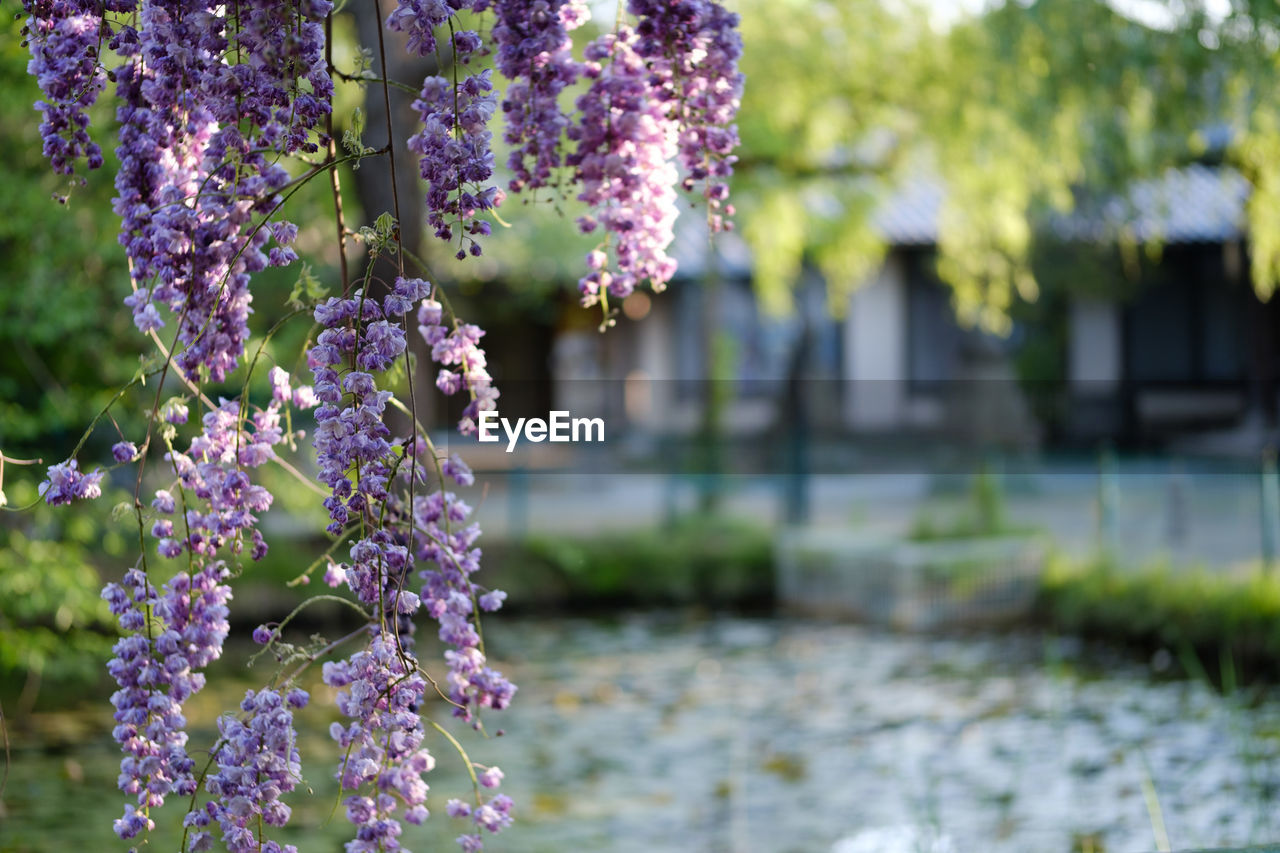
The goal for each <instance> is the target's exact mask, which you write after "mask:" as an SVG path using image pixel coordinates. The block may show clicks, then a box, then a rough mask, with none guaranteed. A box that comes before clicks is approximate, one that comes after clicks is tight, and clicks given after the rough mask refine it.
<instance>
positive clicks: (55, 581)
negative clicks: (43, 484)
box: [0, 483, 130, 684]
mask: <svg viewBox="0 0 1280 853" xmlns="http://www.w3.org/2000/svg"><path fill="white" fill-rule="evenodd" d="M10 496H11V498H12V499H13V501H14V502H15V503H16V504H19V505H21V504H26V503H30V502H31V501H32V499H33V498H34V497H35V489H34V488H32V486H31V485H30V484H29V483H20V484H18V485H17V486H16V487H14V488H12V489H11V495H10ZM117 499H118V498H117ZM113 502H114V500H113V499H112V496H111V495H104V497H103V498H102V499H101V500H100V501H98V502H96V503H94V504H93V505H92V506H91V507H87V508H86V510H85V511H83V512H79V513H76V514H74V515H69V514H66V513H58V512H57V510H53V509H49V508H47V507H45V506H44V505H43V504H40V505H38V507H37V508H36V509H34V510H32V511H31V513H29V514H27V515H26V516H25V517H24V518H23V519H22V520H23V521H25V522H27V523H28V525H29V526H28V529H27V530H26V531H25V532H24V531H22V530H16V529H13V530H3V529H0V681H3V682H8V683H13V684H19V683H22V681H23V680H24V679H25V680H32V679H34V681H35V683H38V682H39V681H40V680H41V679H43V680H45V681H54V682H57V681H84V680H88V679H92V678H94V677H96V676H97V675H98V673H99V672H100V671H101V667H102V661H103V660H104V659H105V657H106V652H107V650H108V649H109V648H110V646H111V642H112V640H113V639H114V637H115V628H114V621H113V620H112V618H111V615H110V613H109V612H108V611H107V606H106V603H105V602H104V601H102V599H101V598H100V597H99V591H100V590H101V588H102V581H101V579H100V577H99V574H98V569H97V567H96V566H95V565H94V562H93V555H95V554H98V555H106V556H108V557H112V558H117V559H124V553H125V551H126V549H127V548H128V547H129V544H130V543H127V542H126V537H125V535H124V531H127V530H128V527H127V525H128V524H129V523H130V522H128V521H125V522H123V523H113V522H111V521H109V520H108V518H107V515H108V513H109V511H110V510H109V508H110V506H111V504H112V503H113ZM10 518H12V517H10Z"/></svg>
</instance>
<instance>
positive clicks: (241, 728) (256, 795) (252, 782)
mask: <svg viewBox="0 0 1280 853" xmlns="http://www.w3.org/2000/svg"><path fill="white" fill-rule="evenodd" d="M308 698H309V697H308V696H307V693H306V691H305V690H301V689H298V688H294V689H292V690H290V691H289V692H288V693H284V694H282V693H281V692H280V691H278V690H272V689H264V690H260V691H258V692H256V693H255V692H254V691H252V690H250V691H248V692H247V693H246V694H245V698H244V701H242V702H241V703H240V711H241V712H242V714H243V715H244V718H241V717H238V716H235V715H231V714H224V715H223V716H221V717H219V718H218V733H219V734H220V736H221V737H220V739H219V746H218V748H217V749H216V751H215V752H214V755H213V758H214V761H215V763H216V764H217V770H216V771H214V772H213V773H212V774H210V776H209V778H208V780H207V782H206V784H205V787H206V789H207V790H208V791H209V793H210V794H213V795H214V799H212V800H210V802H209V803H208V804H207V806H206V808H205V810H204V812H193V813H192V814H191V815H189V820H188V825H190V826H194V827H197V829H198V831H197V832H195V833H192V835H191V838H190V843H189V849H190V850H203V849H208V847H209V846H210V845H211V844H212V835H211V833H209V832H208V831H207V830H206V829H205V827H208V826H209V824H210V823H211V822H214V823H217V824H218V826H219V828H220V829H221V830H222V840H223V843H225V844H226V846H227V850H228V851H230V853H257V851H263V853H270V851H281V853H297V848H296V847H294V846H293V845H291V844H290V845H285V846H283V847H282V846H281V845H279V844H278V843H277V842H272V841H265V842H263V841H261V836H260V823H259V821H261V823H262V824H266V825H267V826H284V825H285V824H287V823H288V822H289V816H290V814H291V812H292V810H291V809H290V808H289V806H288V805H286V804H285V803H283V802H282V801H281V800H280V796H281V795H282V794H287V793H288V792H290V791H292V790H293V789H294V787H295V786H296V785H297V783H298V781H299V780H300V779H301V778H302V765H301V757H300V756H299V754H298V736H297V733H296V732H295V731H294V727H293V711H294V710H295V709H298V708H303V707H305V706H306V704H307V700H308Z"/></svg>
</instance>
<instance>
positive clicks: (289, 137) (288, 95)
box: [211, 0, 333, 154]
mask: <svg viewBox="0 0 1280 853" xmlns="http://www.w3.org/2000/svg"><path fill="white" fill-rule="evenodd" d="M332 11H333V3H332V2H331V0H300V2H291V3H281V2H279V0H238V2H237V3H236V4H235V5H234V7H232V9H231V15H232V18H233V21H234V23H235V25H236V26H235V28H234V30H233V31H232V35H231V39H230V44H229V49H230V50H231V51H233V52H234V54H233V55H234V56H236V57H238V58H239V61H238V62H237V64H234V65H225V66H224V67H223V68H221V69H219V72H218V75H217V77H216V78H215V79H214V80H213V81H212V82H211V86H212V87H213V88H214V89H215V90H216V91H217V92H218V94H219V96H220V97H219V98H218V99H217V100H218V101H219V102H220V104H221V109H220V110H219V109H215V115H216V116H217V118H218V120H219V121H221V122H223V123H224V124H226V125H234V124H237V123H238V122H247V123H248V125H249V126H250V128H251V130H250V131H249V132H248V133H246V134H245V136H246V137H247V138H249V139H251V140H252V141H253V143H254V144H255V146H264V147H267V148H270V149H271V150H273V151H278V152H280V153H282V154H291V153H294V152H297V151H304V152H307V153H312V152H314V151H316V150H317V148H318V144H317V142H318V141H317V140H316V139H314V138H312V136H311V131H312V130H313V129H314V128H315V127H316V126H317V125H318V124H319V123H320V122H321V121H322V120H323V119H324V118H325V116H327V115H329V114H330V112H331V111H332V109H333V107H332V101H333V81H332V79H330V77H329V69H328V66H327V64H326V63H325V58H324V20H325V18H326V17H327V16H328V15H329V13H330V12H332ZM304 84H305V85H304ZM221 110H226V111H228V112H227V114H225V115H224V114H221ZM231 110H235V111H234V112H231ZM242 153H248V152H242Z"/></svg>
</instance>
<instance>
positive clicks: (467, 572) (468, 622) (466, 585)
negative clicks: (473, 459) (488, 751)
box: [411, 463, 516, 720]
mask: <svg viewBox="0 0 1280 853" xmlns="http://www.w3.org/2000/svg"><path fill="white" fill-rule="evenodd" d="M455 472H456V474H457V478H458V480H459V481H465V480H466V479H469V478H470V474H471V472H470V471H469V470H467V469H466V468H465V466H462V470H457V466H456V463H455ZM470 515H471V507H469V506H468V505H467V504H466V503H465V502H463V501H462V500H460V499H459V498H458V497H457V496H456V495H455V494H454V493H453V492H446V491H443V490H441V491H438V492H436V493H434V494H432V495H427V496H415V497H414V502H413V511H412V513H411V517H412V519H413V523H414V527H415V529H416V530H417V531H419V534H420V535H418V536H416V537H415V540H414V541H415V542H416V543H417V553H416V555H415V556H416V557H417V558H418V560H420V561H423V562H427V563H431V564H433V568H431V569H426V570H423V571H422V572H420V575H421V577H422V579H423V581H424V584H423V587H422V606H423V608H424V609H425V610H426V611H427V613H428V614H429V615H430V616H431V618H433V619H435V620H436V622H437V623H439V625H440V630H439V637H440V639H441V641H443V642H445V643H447V644H448V645H450V646H451V647H452V648H451V649H449V650H448V651H446V652H445V655H444V656H445V661H446V662H447V663H448V665H449V676H448V679H447V681H448V685H449V699H450V700H451V701H453V702H454V703H455V706H456V707H455V710H454V714H455V716H459V717H462V718H463V719H466V720H471V719H472V717H473V716H474V714H475V712H476V711H478V710H479V709H481V708H493V709H495V710H501V709H502V708H505V707H506V706H507V705H509V704H510V703H511V697H512V696H513V695H514V694H515V690H516V688H515V685H513V684H512V683H511V682H510V681H508V680H507V678H506V677H505V676H504V675H503V674H502V673H500V672H498V671H497V670H494V669H492V668H490V667H489V666H488V662H487V659H486V657H485V654H484V651H483V649H482V648H481V642H480V634H479V632H478V631H477V630H476V627H475V618H476V613H475V609H476V605H477V604H478V605H479V607H480V609H483V610H497V609H498V608H500V607H501V606H502V601H503V599H504V598H505V597H506V596H505V594H504V593H502V592H500V591H492V592H485V591H482V590H480V589H479V588H478V587H477V585H476V584H475V582H474V581H473V580H472V575H473V574H475V572H476V571H477V570H479V568H480V549H479V548H477V547H475V543H476V540H477V539H478V538H479V536H480V528H479V526H478V525H476V524H469V525H468V524H466V522H467V519H468V518H469V517H470ZM464 525H465V526H464Z"/></svg>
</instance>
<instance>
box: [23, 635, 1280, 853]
mask: <svg viewBox="0 0 1280 853" xmlns="http://www.w3.org/2000/svg"><path fill="white" fill-rule="evenodd" d="M486 635H487V638H488V639H489V641H490V646H491V651H492V652H493V653H494V655H495V656H496V657H499V658H501V659H502V660H503V661H504V665H505V666H506V667H507V668H508V670H509V671H510V672H511V674H512V675H513V677H514V678H515V680H516V681H517V682H518V683H519V684H520V692H519V693H518V694H517V697H516V703H515V705H514V706H513V708H512V709H511V710H509V711H507V712H503V714H501V715H495V716H494V718H493V719H492V720H490V721H489V726H490V727H496V726H499V725H501V726H502V727H504V728H505V730H506V735H505V736H504V737H502V738H494V739H491V740H487V741H486V740H483V739H480V738H478V737H467V735H468V734H469V733H468V732H465V731H464V732H461V733H460V739H461V740H462V741H463V743H464V745H467V746H468V748H469V749H471V750H472V757H473V758H474V759H475V760H477V761H482V762H488V761H492V762H494V763H498V764H500V765H501V766H502V768H503V770H504V771H505V772H506V774H507V782H506V784H505V785H504V789H505V790H506V791H507V792H508V793H510V794H511V795H512V796H513V797H514V798H515V799H516V802H517V811H516V815H517V823H516V824H515V826H513V827H512V828H511V829H510V830H508V831H507V832H506V833H504V834H503V835H501V836H498V837H496V838H494V839H493V840H492V843H491V844H490V845H488V848H487V849H491V850H495V851H521V853H526V851H568V850H580V851H613V852H615V853H631V851H636V853H639V851H645V853H650V851H663V853H677V852H678V851H698V852H699V853H702V851H725V853H748V851H749V852H750V853H756V851H762V852H763V853H771V852H772V851H776V853H791V851H796V853H799V852H800V851H805V852H806V853H811V851H823V853H825V851H831V853H917V852H918V851H920V852H921V853H923V851H928V853H985V851H1019V853H1028V851H1031V852H1032V853H1034V851H1044V853H1073V851H1089V850H1092V851H1095V853H1103V851H1111V853H1140V851H1150V850H1155V849H1157V847H1158V846H1160V842H1161V841H1162V840H1163V837H1165V836H1167V838H1168V840H1169V842H1170V843H1171V844H1172V847H1173V849H1175V850H1177V849H1188V848H1196V847H1214V846H1232V845H1243V844H1249V843H1262V842H1266V841H1275V840H1276V839H1278V838H1280V826H1277V825H1276V824H1277V823H1278V822H1277V821H1276V820H1274V818H1273V817H1272V812H1273V811H1274V799H1275V794H1276V792H1277V791H1278V790H1280V761H1278V760H1277V758H1278V757H1280V756H1278V755H1277V753H1278V752H1280V695H1275V694H1271V693H1258V692H1247V693H1246V692H1237V693H1235V694H1234V695H1232V696H1229V697H1223V696H1222V695H1221V694H1219V693H1217V692H1215V691H1214V690H1212V689H1211V688H1209V687H1208V686H1206V685H1204V684H1203V683H1200V682H1195V681H1174V680H1158V679H1155V678H1153V677H1152V675H1151V672H1150V669H1149V668H1146V667H1141V666H1135V665H1133V664H1131V663H1125V662H1119V661H1110V662H1109V663H1108V664H1107V665H1106V667H1105V668H1102V669H1099V667H1098V665H1097V663H1096V662H1095V661H1090V660H1088V659H1087V658H1088V656H1087V655H1086V654H1085V653H1084V651H1082V650H1081V649H1080V648H1079V647H1078V645H1076V644H1073V643H1071V642H1069V641H1063V640H1057V639H1052V638H1043V637H1040V636H1037V635H1030V634H1028V635H1016V636H987V637H966V638H946V639H939V638H925V637H915V636H900V635H893V634H886V633H879V632H873V631H868V630H864V629H860V628H856V627H851V626H844V625H827V624H815V623H809V622H799V621H785V620H768V619H742V618H715V619H694V618H688V619H684V618H677V617H669V618H657V617H653V616H634V617H627V618H622V619H618V620H614V621H610V622H600V621H588V620H556V621H546V620H538V621H532V620H523V621H522V620H503V619H492V620H491V621H490V623H489V624H488V625H487V626H486ZM233 689H237V690H238V689H243V684H242V685H239V686H238V687H236V688H233ZM198 698H201V699H202V702H198V703H196V705H195V706H193V707H192V709H191V710H192V714H191V716H192V718H193V720H194V721H195V725H196V727H197V729H201V727H204V729H203V730H205V731H207V727H208V724H209V721H210V720H211V719H212V716H213V714H214V713H215V712H216V708H217V705H218V704H219V701H221V699H227V698H228V697H225V696H224V697H213V696H207V697H206V696H204V694H202V695H201V697H198ZM324 699H325V697H324V696H323V693H322V691H320V692H318V694H317V696H316V701H315V702H314V703H313V705H314V706H315V707H313V708H309V709H308V711H307V713H306V715H305V716H304V724H305V727H306V731H305V732H304V734H303V736H302V737H303V749H304V773H305V774H306V775H307V781H308V784H309V785H311V786H312V787H313V788H314V789H315V790H316V791H317V793H318V795H319V796H318V797H316V798H311V799H310V800H305V799H304V800H298V799H297V798H295V805H296V813H295V821H294V824H295V825H294V826H293V827H291V829H290V831H289V832H288V833H287V834H285V835H282V836H278V837H281V838H282V840H289V841H292V842H293V843H297V844H300V845H301V847H302V849H303V850H304V851H309V850H336V849H339V845H338V842H339V840H340V839H342V838H344V837H346V836H345V829H346V824H345V821H344V820H343V819H342V818H341V816H340V815H339V816H337V817H335V818H333V819H332V820H329V815H330V811H331V809H332V806H333V802H334V796H333V793H334V792H333V791H332V784H331V782H330V781H329V779H328V777H329V775H330V774H331V768H332V764H331V762H332V761H333V760H334V759H333V757H332V756H333V747H332V746H331V745H330V744H327V743H326V738H325V736H324V734H323V731H324V729H325V728H326V727H327V724H328V720H329V719H330V718H329V713H330V711H331V709H330V708H327V707H325V702H324ZM95 713H96V712H95ZM98 716H100V717H102V718H103V719H105V718H106V713H105V711H103V712H101V713H100V714H98ZM442 716H443V715H442ZM64 717H66V718H65V719H64V718H59V717H57V715H46V716H45V717H44V718H43V719H41V720H38V721H37V727H36V729H35V730H33V731H30V732H27V733H26V734H19V735H15V737H14V741H15V743H14V746H15V754H14V761H13V766H12V768H11V773H10V778H9V782H8V789H7V791H6V792H5V795H4V799H3V809H4V811H3V813H0V850H4V851H10V850H12V851H25V850H46V849H83V848H84V846H86V845H89V844H102V843H104V842H106V843H108V844H110V848H109V849H116V848H117V847H120V848H122V847H123V845H119V844H118V843H113V842H112V841H111V838H112V837H111V835H110V820H111V818H113V817H115V816H116V815H117V814H118V813H119V811H120V808H121V805H120V804H121V803H122V802H123V798H122V796H121V795H119V794H117V793H114V792H112V790H111V787H112V785H113V784H114V773H115V770H114V763H115V761H116V758H115V755H114V752H113V745H112V744H111V742H110V740H109V737H108V736H106V735H105V734H104V732H103V731H102V730H101V728H95V727H94V725H93V724H92V723H91V724H90V727H89V728H88V729H87V730H73V734H72V735H65V734H64V735H62V736H59V735H57V734H56V732H57V731H59V730H64V731H65V730H68V727H72V726H74V725H75V723H73V722H72V719H71V718H70V717H69V716H68V715H64ZM499 718H501V719H499ZM75 719H80V718H79V717H77V718H75ZM200 734H201V732H200V731H198V732H197V733H196V735H195V736H193V743H198V742H200ZM308 750H309V751H310V752H308ZM433 750H434V751H435V753H436V755H437V757H438V759H439V767H438V769H437V770H436V771H434V772H433V773H432V774H430V775H431V777H434V778H431V779H430V781H431V784H432V793H433V802H432V803H431V804H430V805H431V806H432V809H433V811H434V812H435V815H433V817H432V819H431V820H430V821H428V824H429V826H428V827H426V828H424V829H423V830H418V829H416V828H415V829H411V830H410V832H409V833H407V835H406V837H405V838H404V842H405V844H406V845H407V846H408V847H410V848H411V849H413V850H418V851H423V850H449V849H455V850H456V849H457V848H456V847H454V846H453V845H452V843H451V842H450V841H449V839H451V838H452V837H453V836H455V835H457V834H458V833H459V832H460V831H461V827H460V826H459V825H458V824H457V822H455V821H450V820H449V819H447V818H445V817H444V815H443V799H444V798H446V797H449V796H455V795H459V796H461V795H462V792H463V791H464V790H465V785H464V780H463V779H462V777H461V775H460V772H459V769H458V764H459V762H458V761H457V759H456V757H455V756H454V755H451V754H450V752H449V747H448V746H447V745H446V744H444V743H443V742H441V743H439V744H437V745H433ZM308 755H319V756H321V757H319V758H313V759H309V758H308ZM437 795H438V798H437ZM177 819H178V815H177V814H176V813H175V815H173V816H171V817H170V818H169V822H174V821H176V820H177ZM163 820H164V818H162V821H163ZM451 824H452V825H451ZM168 838H169V837H168V836H165V835H164V834H163V833H161V834H160V836H158V837H157V839H156V840H157V842H159V843H157V844H156V845H155V847H154V849H173V847H169V846H166V844H168V841H167V839H168ZM67 845H71V846H67Z"/></svg>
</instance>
